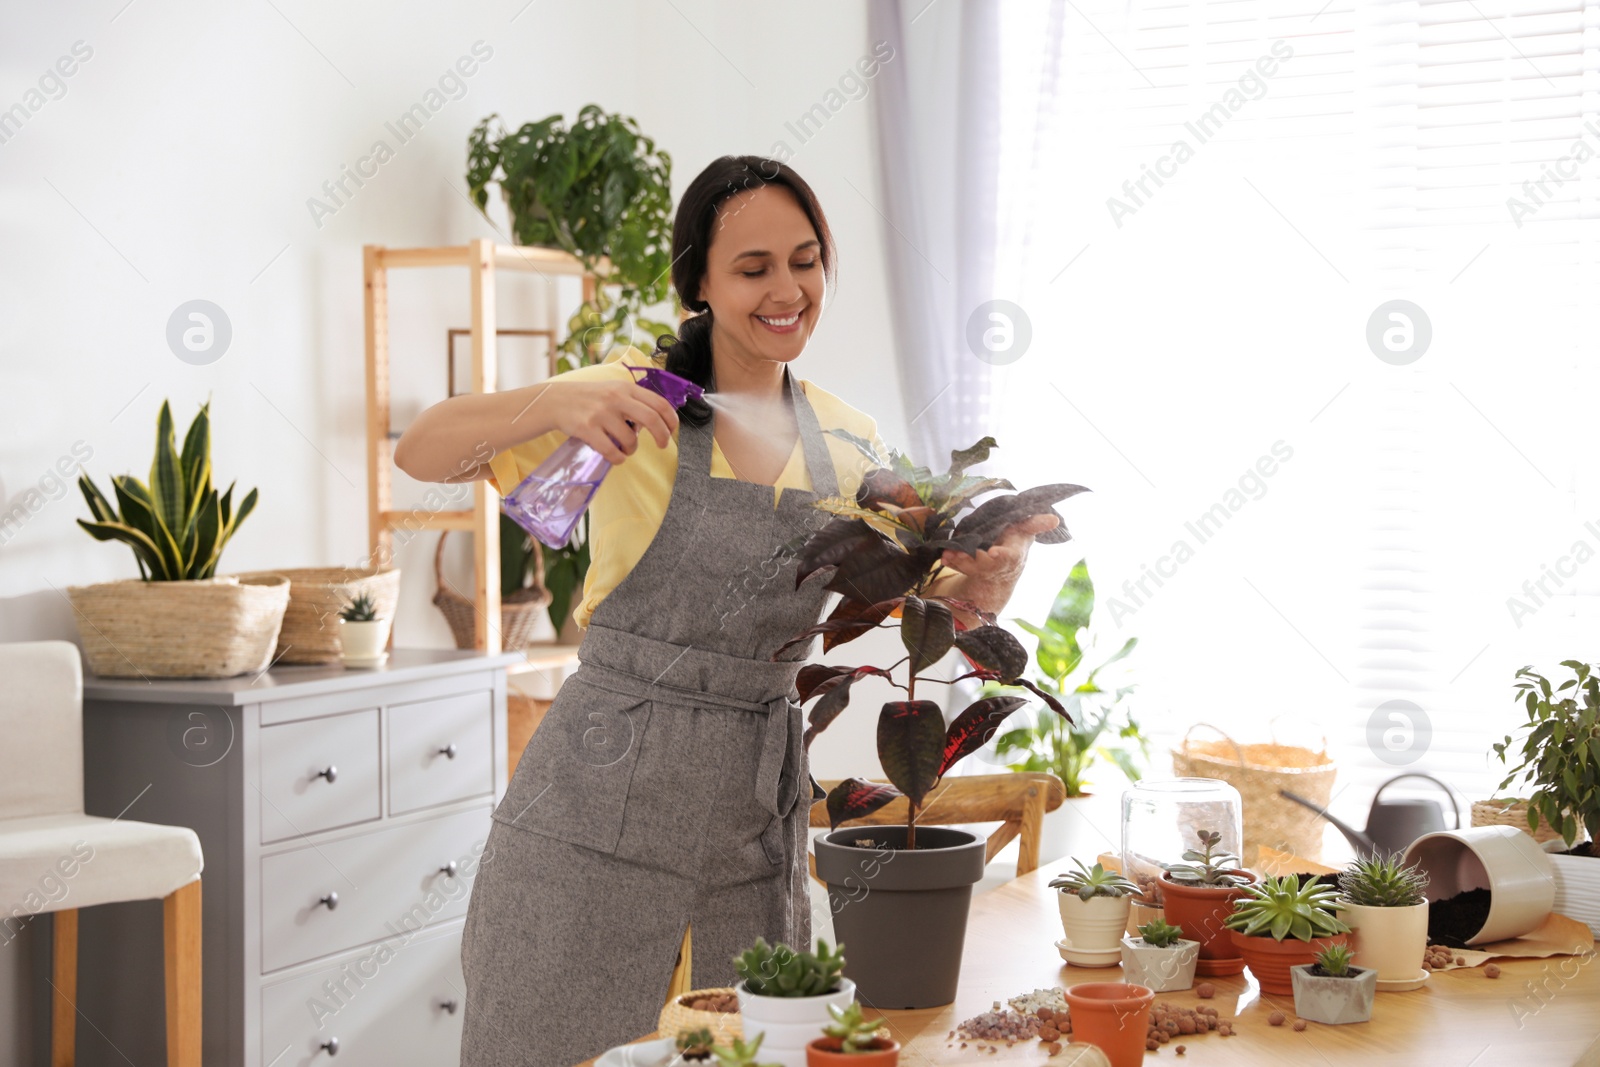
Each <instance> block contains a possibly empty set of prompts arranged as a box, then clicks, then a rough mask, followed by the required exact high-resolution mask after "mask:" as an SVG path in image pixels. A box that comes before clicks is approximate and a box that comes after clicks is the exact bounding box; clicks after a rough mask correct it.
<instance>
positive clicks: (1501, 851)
mask: <svg viewBox="0 0 1600 1067" xmlns="http://www.w3.org/2000/svg"><path fill="white" fill-rule="evenodd" d="M1405 862H1406V863H1408V864H1411V863H1414V864H1417V865H1418V866H1420V867H1421V868H1422V869H1423V870H1425V871H1427V872H1428V890H1427V892H1428V899H1429V900H1430V901H1434V900H1445V899H1448V898H1449V897H1453V896H1455V895H1456V894H1458V893H1464V892H1467V891H1468V890H1471V889H1487V890H1489V917H1488V918H1487V919H1485V920H1484V923H1483V926H1482V927H1481V928H1480V929H1479V930H1478V932H1477V933H1476V934H1474V935H1473V936H1471V937H1469V938H1467V939H1466V942H1467V944H1469V945H1482V944H1487V943H1488V942H1491V941H1503V940H1505V939H1506V938H1510V937H1520V936H1522V935H1523V934H1525V933H1527V932H1528V931H1530V930H1533V929H1535V928H1537V927H1538V926H1539V924H1540V923H1542V922H1544V920H1545V918H1546V917H1547V916H1548V915H1549V914H1550V910H1551V908H1552V907H1553V906H1554V904H1555V899H1556V880H1555V872H1554V870H1552V867H1551V863H1550V857H1549V856H1548V855H1546V854H1545V852H1544V851H1543V850H1542V849H1541V848H1540V847H1539V846H1538V844H1537V843H1536V842H1535V841H1534V840H1533V838H1532V837H1530V836H1529V835H1528V834H1525V833H1523V832H1522V831H1521V830H1518V829H1517V828H1516V827H1514V826H1468V827H1464V828H1462V829H1460V830H1440V831H1439V832H1438V833H1433V834H1425V835H1423V836H1422V837H1419V838H1417V839H1416V840H1415V841H1413V842H1412V843H1411V847H1410V848H1408V849H1406V854H1405Z"/></svg>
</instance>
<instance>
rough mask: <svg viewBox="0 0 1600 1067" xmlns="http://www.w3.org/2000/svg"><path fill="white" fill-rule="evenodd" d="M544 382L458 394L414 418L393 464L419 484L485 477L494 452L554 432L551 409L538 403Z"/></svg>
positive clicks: (395, 450)
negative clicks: (519, 387) (497, 390)
mask: <svg viewBox="0 0 1600 1067" xmlns="http://www.w3.org/2000/svg"><path fill="white" fill-rule="evenodd" d="M549 384H550V383H549V382H548V381H545V382H537V383H535V384H533V385H529V386H524V387H523V388H521V389H508V390H506V391H505V392H503V393H463V394H461V395H460V396H453V397H450V398H449V399H448V400H443V401H440V402H439V403H437V404H435V405H433V406H432V407H430V408H428V409H427V410H426V411H424V412H423V413H422V414H421V415H419V416H417V418H416V420H415V421H413V422H412V424H411V425H410V426H408V427H407V428H406V431H405V433H403V434H401V435H400V440H399V441H397V442H395V446H394V464H395V466H397V467H399V468H400V469H401V470H403V471H405V472H406V473H407V474H409V475H411V477H413V478H415V479H417V481H419V482H473V481H478V480H479V479H482V478H486V477H488V476H489V461H490V460H491V459H493V458H494V456H495V454H496V453H499V452H503V451H504V450H506V449H508V448H510V447H511V446H512V445H515V444H519V443H521V442H523V441H526V440H529V439H530V438H534V437H538V436H539V435H541V434H545V433H549V432H550V431H551V430H553V429H555V428H556V415H555V410H554V408H555V405H553V404H541V403H539V400H540V398H541V396H542V395H543V394H544V390H545V389H546V387H547V386H549Z"/></svg>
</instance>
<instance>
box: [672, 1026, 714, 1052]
mask: <svg viewBox="0 0 1600 1067" xmlns="http://www.w3.org/2000/svg"><path fill="white" fill-rule="evenodd" d="M673 1044H674V1046H675V1047H676V1048H677V1050H678V1055H680V1056H682V1057H683V1058H684V1059H697V1060H704V1059H710V1058H711V1046H712V1045H715V1044H716V1038H715V1037H713V1036H712V1034H711V1028H710V1027H708V1026H702V1027H700V1029H698V1030H688V1029H684V1030H679V1031H678V1036H677V1038H676V1039H675V1040H674V1042H673Z"/></svg>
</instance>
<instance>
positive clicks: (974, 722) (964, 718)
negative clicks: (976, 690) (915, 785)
mask: <svg viewBox="0 0 1600 1067" xmlns="http://www.w3.org/2000/svg"><path fill="white" fill-rule="evenodd" d="M1027 703H1028V702H1027V700H1026V699H1024V698H1023V697H1012V696H997V697H985V698H984V699H982V700H977V701H974V702H973V703H971V704H969V705H968V706H967V708H966V710H964V711H962V713H961V714H960V715H957V716H956V717H955V721H954V722H952V723H951V724H950V730H949V732H948V733H947V734H946V736H945V739H944V752H943V755H942V756H941V758H940V760H939V768H938V774H937V775H936V778H942V777H944V776H945V774H947V773H948V772H949V770H950V768H951V767H954V766H955V765H956V764H957V763H959V762H960V761H961V760H963V759H965V758H966V757H967V756H970V755H971V754H972V753H974V752H976V751H977V750H978V749H980V748H982V747H983V746H984V745H986V744H988V743H989V738H990V737H992V736H993V735H994V732H995V731H996V730H998V729H999V728H1000V727H1001V726H1002V725H1004V723H1005V721H1006V720H1007V719H1009V718H1010V717H1011V715H1012V714H1013V713H1014V712H1016V711H1017V710H1018V709H1020V708H1023V707H1026V706H1027Z"/></svg>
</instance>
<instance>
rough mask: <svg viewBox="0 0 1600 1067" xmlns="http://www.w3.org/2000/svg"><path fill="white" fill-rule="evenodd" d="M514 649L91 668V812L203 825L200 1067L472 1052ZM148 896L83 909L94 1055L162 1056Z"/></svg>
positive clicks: (431, 1061) (337, 1063)
mask: <svg viewBox="0 0 1600 1067" xmlns="http://www.w3.org/2000/svg"><path fill="white" fill-rule="evenodd" d="M519 658H520V657H519V656H518V655H517V654H515V653H511V654H505V655H500V656H492V657H485V656H482V655H480V654H477V653H471V652H455V651H422V650H404V649H400V650H396V651H395V652H394V653H393V654H392V655H391V656H390V660H389V663H388V664H387V665H386V666H385V667H383V668H379V669H376V670H346V669H344V668H343V667H337V666H335V667H280V668H275V669H272V670H269V671H267V672H265V673H263V674H261V675H260V676H257V677H252V676H248V675H246V676H242V677H240V678H230V679H221V680H217V681H201V680H196V681H168V680H155V681H151V682H143V681H138V680H122V679H99V678H95V677H92V676H90V677H86V678H85V681H84V724H83V728H84V772H85V776H84V777H85V805H86V808H87V810H88V812H89V813H90V814H92V815H105V816H117V815H120V814H122V813H124V812H126V813H127V814H128V816H129V817H130V818H138V819H141V820H145V821H149V822H162V823H173V824H179V825H184V826H189V827H191V828H193V829H194V830H195V832H196V833H197V834H199V836H200V844H201V848H202V849H203V850H204V854H205V880H204V900H203V904H202V913H201V914H202V923H203V942H202V959H203V964H204V993H203V1003H202V1009H203V1015H204V1031H203V1045H204V1060H205V1062H206V1063H207V1064H217V1065H230V1067H231V1065H234V1064H240V1065H243V1067H309V1065H322V1064H328V1065H330V1067H364V1065H378V1064H381V1065H384V1067H390V1065H396V1064H428V1065H430V1067H432V1065H444V1067H449V1065H454V1064H456V1063H457V1062H458V1055H457V1053H458V1049H459V1045H460V1035H461V1010H462V1007H463V1003H464V994H463V985H462V980H461V964H460V938H461V926H462V923H463V917H464V916H465V914H466V907H467V898H468V895H469V894H470V892H471V884H472V878H471V875H472V873H474V868H475V866H476V862H477V860H478V857H479V855H480V854H481V852H482V849H483V846H484V841H485V839H486V837H487V835H488V831H489V812H490V811H491V810H493V808H494V805H495V804H496V803H497V802H498V801H499V799H500V797H501V795H502V794H503V793H504V792H505V786H506V782H505V766H506V713H505V707H506V697H505V667H506V665H507V664H509V663H512V662H515V661H516V660H517V659H519ZM151 904H152V902H137V903H133V904H125V905H108V906H105V907H99V908H90V909H87V910H85V911H84V912H83V914H82V916H81V919H80V925H81V942H80V944H81V949H80V952H81V955H80V964H79V975H80V977H79V990H78V1006H79V1009H80V1017H79V1026H78V1062H79V1064H80V1065H82V1067H98V1065H100V1064H106V1065H112V1064H125V1063H128V1062H133V1063H160V1062H164V1060H163V1057H164V1048H165V1045H164V1036H163V1028H162V976H161V969H160V960H161V952H160V939H161V908H160V902H159V901H156V902H153V907H152V906H151ZM149 961H153V965H151V964H150V962H149ZM40 1047H44V1046H42V1045H41V1046H40Z"/></svg>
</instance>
